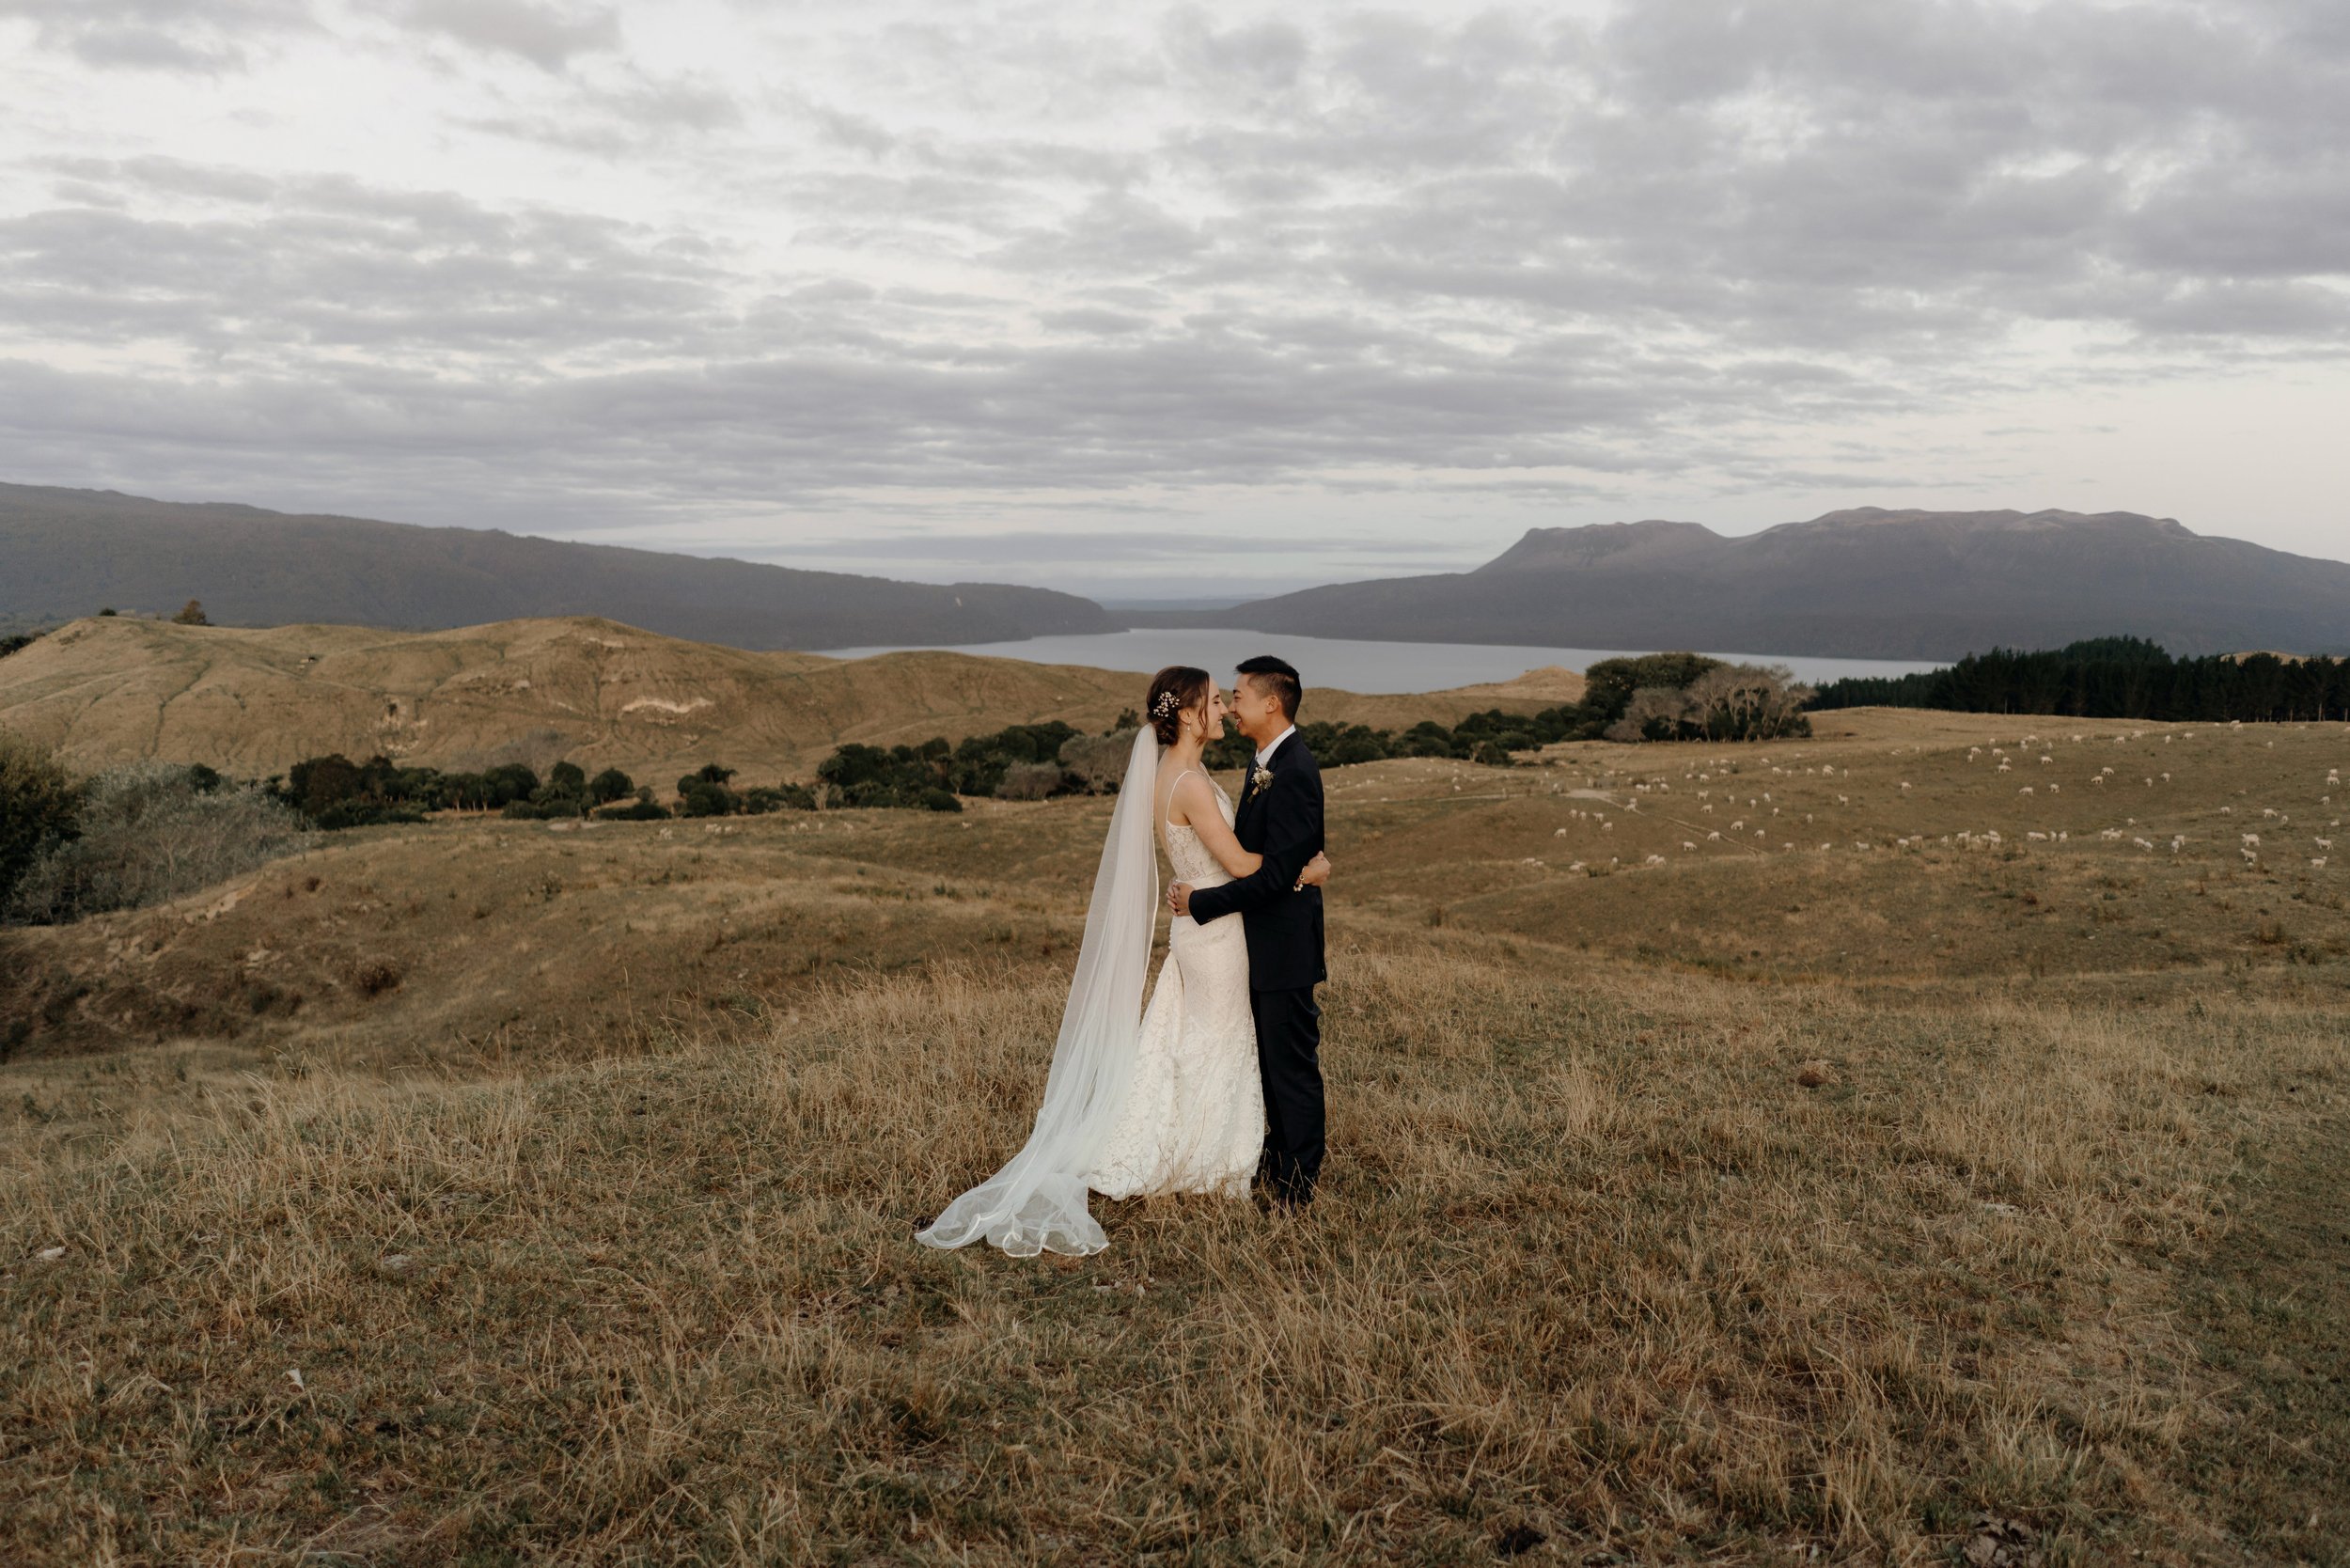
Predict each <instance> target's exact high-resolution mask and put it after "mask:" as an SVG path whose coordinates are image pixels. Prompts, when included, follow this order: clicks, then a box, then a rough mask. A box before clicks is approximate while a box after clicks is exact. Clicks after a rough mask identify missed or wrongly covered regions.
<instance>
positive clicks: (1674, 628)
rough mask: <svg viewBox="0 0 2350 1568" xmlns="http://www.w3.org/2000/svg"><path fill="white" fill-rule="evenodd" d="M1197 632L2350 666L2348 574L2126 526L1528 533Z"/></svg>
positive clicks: (2103, 519) (2093, 522)
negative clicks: (2259, 655) (2332, 658)
mask: <svg viewBox="0 0 2350 1568" xmlns="http://www.w3.org/2000/svg"><path fill="white" fill-rule="evenodd" d="M1129 619H1135V618H1133V617H1130V618H1129ZM1152 620H1153V621H1154V622H1155V623H1157V624H1162V625H1164V624H1170V622H1169V621H1167V620H1166V619H1162V618H1157V617H1153V618H1152ZM1203 620H1204V622H1205V623H1206V624H1209V625H1215V626H1237V627H1246V628H1249V629H1252V630H1265V631H1285V632H1291V633H1295V634H1299V635H1307V636H1317V637H1363V638H1377V639H1381V640H1385V641H1391V642H1469V643H1525V644H1530V645H1534V646H1540V647H1550V648H1560V647H1565V648H1652V649H1653V648H1694V649H1704V650H1714V651H1750V652H1766V653H1774V654H1810V655H1814V656H1820V657H1843V658H1878V659H1954V658H1957V657H1958V656H1960V655H1962V654H1965V653H1967V652H1970V651H1984V650H1988V649H1990V648H1993V647H1999V646H2003V647H2009V648H2055V647H2060V646H2061V645H2063V644H2064V643H2067V642H2071V641H2074V640H2075V639H2076V638H2081V637H2092V636H2105V635H2120V634H2129V635H2138V636H2143V637H2151V638H2153V639H2154V641H2156V642H2158V643H2161V644H2162V645H2163V646H2164V647H2165V648H2167V649H2169V650H2170V651H2171V652H2173V653H2178V654H2188V653H2216V652H2228V651H2236V650H2241V649H2253V648H2268V649H2285V650H2289V651H2295V652H2302V653H2334V652H2350V563H2345V562H2342V561H2331V560H2319V559H2315V558H2312V557H2307V556H2295V555H2288V554H2287V553H2285V552H2284V551H2281V550H2271V549H2268V548H2265V547H2264V546H2262V545H2258V544H2252V543H2248V542H2247V541H2243V540H2235V539H2217V538H2212V537H2209V536H2206V535H2202V534H2198V533H2194V532H2191V531H2190V530H2188V529H2187V528H2186V527H2183V526H2181V525H2179V524H2178V523H2177V522H2176V521H2174V520H2173V519H2170V518H2156V517H2143V516H2140V515H2139V514H2138V513H2135V512H2126V511H2109V512H2097V513H2082V512H2073V511H2057V510H2047V511H2032V512H2022V511H1920V510H1904V511H1891V510H1884V509H1881V508H1877V507H1860V508H1856V509H1853V510H1847V511H1832V512H1828V513H1827V514H1825V516H1821V517H1815V518H1813V519H1811V520H1810V522H1808V523H1785V524H1781V525H1778V526H1777V527H1774V528H1765V529H1763V531H1762V532H1760V533H1756V534H1747V535H1743V536H1738V537H1725V536H1723V535H1721V534H1717V533H1716V532H1715V531H1714V530H1713V529H1711V528H1708V527H1706V526H1704V525H1702V524H1698V523H1673V522H1665V521H1658V520H1652V521H1648V522H1640V523H1615V524H1600V525H1590V526H1587V527H1575V528H1530V529H1528V531H1527V533H1526V536H1525V537H1524V538H1523V539H1521V540H1519V541H1517V543H1515V544H1513V545H1512V546H1511V547H1510V548H1509V549H1508V550H1505V551H1503V552H1502V553H1501V554H1500V555H1498V556H1496V557H1494V558H1493V559H1492V560H1490V561H1487V562H1486V563H1485V564H1484V565H1482V566H1481V567H1478V568H1477V569H1475V570H1474V571H1470V572H1446V573H1442V574H1438V575H1433V576H1424V577H1389V578H1383V579H1380V580H1378V581H1375V582H1365V583H1340V584H1335V585H1332V586H1330V587H1326V588H1307V589H1305V590H1304V591H1302V592H1298V593H1289V594H1282V595H1280V596H1278V597H1276V598H1271V599H1261V600H1256V601H1253V602H1251V603H1248V604H1240V605H1236V606H1234V607H1232V608H1230V609H1227V610H1222V611H1215V612H1210V613H1208V614H1207V615H1205V616H1204V617H1201V616H1199V615H1197V614H1195V615H1192V616H1190V617H1189V618H1188V619H1187V623H1188V624H1192V625H1199V624H1201V623H1202V621H1203Z"/></svg>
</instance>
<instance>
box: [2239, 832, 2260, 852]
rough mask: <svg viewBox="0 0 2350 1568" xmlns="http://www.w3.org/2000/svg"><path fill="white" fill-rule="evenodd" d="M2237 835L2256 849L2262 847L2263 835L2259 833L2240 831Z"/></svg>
mask: <svg viewBox="0 0 2350 1568" xmlns="http://www.w3.org/2000/svg"><path fill="white" fill-rule="evenodd" d="M2236 837H2237V838H2239V839H2243V840H2244V841H2245V842H2246V843H2248V844H2249V845H2251V846H2252V847H2253V848H2254V849H2258V848H2260V843H2261V836H2260V835H2259V834H2257V833H2239V834H2237V835H2236Z"/></svg>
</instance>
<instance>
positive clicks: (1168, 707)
mask: <svg viewBox="0 0 2350 1568" xmlns="http://www.w3.org/2000/svg"><path fill="white" fill-rule="evenodd" d="M1207 699H1208V672H1207V671H1206V670H1204V669H1194V668H1192V667H1191V666H1189V665H1169V666H1167V667H1166V668H1165V669H1163V670H1161V671H1159V672H1158V673H1157V674H1156V675H1154V676H1152V677H1151V697H1150V700H1149V702H1148V703H1147V704H1146V706H1145V707H1144V709H1143V711H1144V712H1145V713H1148V714H1150V719H1149V721H1148V722H1149V723H1150V726H1151V728H1152V729H1155V730H1157V731H1158V735H1159V745H1174V744H1175V737H1176V736H1178V735H1180V734H1182V733H1183V713H1184V712H1185V710H1187V709H1190V708H1194V707H1197V706H1198V705H1199V704H1200V703H1202V702H1205V701H1206V700H1207Z"/></svg>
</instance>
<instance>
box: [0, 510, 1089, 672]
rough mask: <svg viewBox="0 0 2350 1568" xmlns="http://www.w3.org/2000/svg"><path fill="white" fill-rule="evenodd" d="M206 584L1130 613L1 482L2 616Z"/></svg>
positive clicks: (293, 600) (849, 611)
mask: <svg viewBox="0 0 2350 1568" xmlns="http://www.w3.org/2000/svg"><path fill="white" fill-rule="evenodd" d="M190 599H198V600H201V601H203V603H204V605H205V607H206V609H207V611H208V612H209V613H210V615H211V619H213V620H215V621H217V622H219V623H221V624H223V625H233V626H275V625H283V624H285V623H287V622H289V621H331V622H337V623H350V624H357V625H365V626H381V627H436V626H470V625H477V624H479V623H481V622H484V621H492V620H509V619H521V618H526V617H542V616H561V615H597V616H607V617H610V618H612V619H619V620H625V621H628V622H630V623H631V624H633V625H637V626H645V627H650V628H651V629H653V630H655V631H661V632H666V633H668V634H670V635H675V636H695V637H709V638H713V639H715V640H717V641H721V642H728V643H731V644H733V645H735V646H737V647H741V648H850V647H855V646H858V645H870V644H874V643H920V642H996V641H1011V640H1014V639H1017V638H1021V637H1029V636H1038V635H1047V634H1053V633H1065V632H1101V631H1108V630H1111V629H1113V628H1114V627H1115V626H1116V624H1117V622H1116V620H1115V619H1113V618H1112V617H1111V616H1110V615H1109V614H1108V612H1106V611H1105V610H1104V609H1103V608H1102V607H1101V606H1100V605H1099V604H1094V603H1093V602H1092V601H1091V600H1089V599H1080V598H1078V597H1076V596H1075V595H1073V594H1067V593H1056V592H1052V591H1050V590H1048V589H1043V588H1018V587H1013V586H1011V585H1007V584H1001V583H956V584H952V585H946V586H941V585H938V584H931V583H900V582H892V581H890V580H888V579H886V578H882V577H862V576H855V575H852V574H850V573H846V572H805V571H800V570H797V569H794V568H791V567H782V566H772V565H767V564H765V563H762V562H757V561H741V560H727V559H707V558H703V557H695V556H679V555H670V554H666V553H663V552H660V551H654V550H631V549H622V548H618V547H615V546H612V545H603V544H573V543H568V542H565V541H560V540H550V539H533V538H528V537H525V536H519V535H515V534H509V533H505V532H502V531H500V530H497V529H493V528H425V527H418V526H415V525H412V524H404V523H378V522H373V521H370V520H369V519H367V518H364V517H334V516H296V515H292V514H289V513H286V512H277V511H269V510H264V509H262V508H259V507H245V506H234V505H227V504H218V503H206V504H190V503H183V502H174V501H155V500H149V498H147V497H146V496H143V495H125V494H121V493H120V492H118V491H111V490H69V489H62V488H58V487H55V486H48V485H15V484H0V616H6V615H15V616H25V617H34V618H39V619H43V620H48V621H55V620H62V619H69V618H71V617H73V616H81V615H91V614H94V613H96V612H97V611H98V610H100V609H102V608H104V607H106V606H108V605H112V606H114V607H116V608H118V609H119V610H122V611H123V612H124V613H126V614H128V613H130V612H131V611H133V610H146V611H149V612H150V613H162V614H169V613H171V612H173V611H176V610H178V609H179V608H180V605H182V604H185V603H186V602H187V601H188V600H190Z"/></svg>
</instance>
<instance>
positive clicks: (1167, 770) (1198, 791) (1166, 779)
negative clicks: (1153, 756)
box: [1159, 761, 1210, 827]
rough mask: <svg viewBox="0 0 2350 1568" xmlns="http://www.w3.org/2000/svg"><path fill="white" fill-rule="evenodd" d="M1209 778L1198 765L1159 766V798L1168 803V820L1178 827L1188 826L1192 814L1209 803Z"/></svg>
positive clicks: (1174, 764)
mask: <svg viewBox="0 0 2350 1568" xmlns="http://www.w3.org/2000/svg"><path fill="white" fill-rule="evenodd" d="M1208 790H1209V782H1208V776H1207V775H1206V774H1205V773H1203V772H1201V771H1200V769H1199V764H1197V763H1193V764H1191V765H1189V766H1184V765H1182V764H1179V763H1176V762H1172V761H1167V762H1161V763H1160V764H1159V798H1160V799H1162V800H1164V801H1166V802H1167V813H1166V815H1167V821H1168V822H1169V823H1173V824H1174V825H1176V826H1177V827H1183V826H1185V825H1187V824H1188V823H1190V821H1191V816H1192V813H1193V812H1194V811H1197V810H1199V808H1200V807H1201V806H1203V805H1204V804H1205V803H1206V802H1207V801H1208V799H1209V798H1210V797H1209V793H1208Z"/></svg>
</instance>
